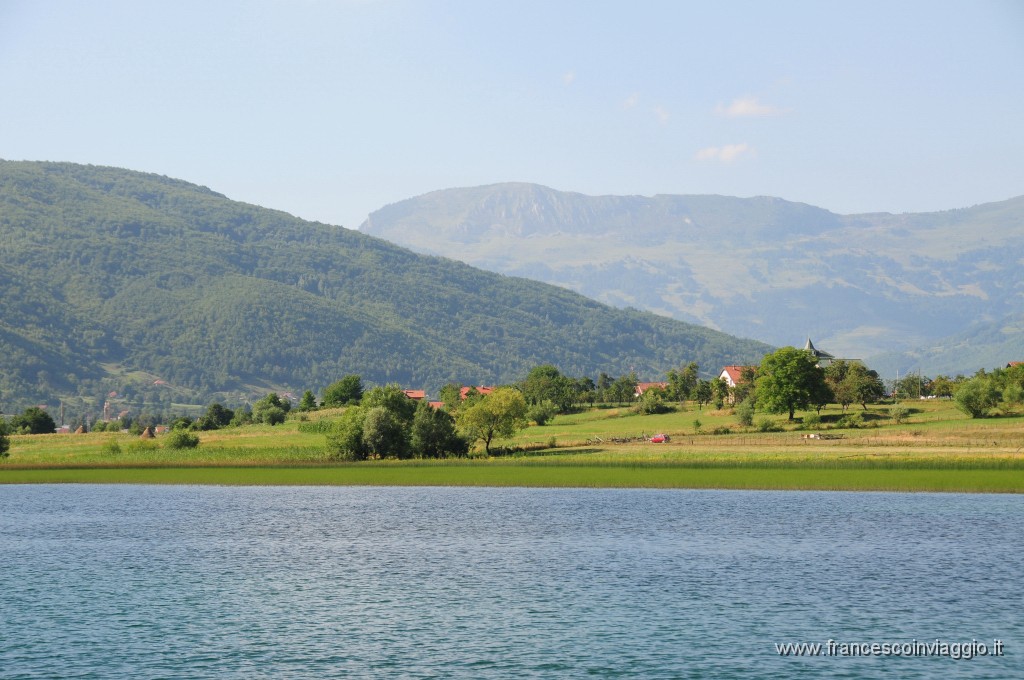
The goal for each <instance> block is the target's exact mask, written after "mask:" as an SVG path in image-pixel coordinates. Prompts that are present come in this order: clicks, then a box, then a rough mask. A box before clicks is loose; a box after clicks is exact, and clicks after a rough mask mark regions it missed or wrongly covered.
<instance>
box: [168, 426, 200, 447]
mask: <svg viewBox="0 0 1024 680" xmlns="http://www.w3.org/2000/svg"><path fill="white" fill-rule="evenodd" d="M164 446H165V447H167V448H169V449H194V448H196V447H197V446H199V435H196V434H193V433H192V432H189V431H188V430H181V429H178V430H171V433H170V434H169V435H167V441H166V442H164Z"/></svg>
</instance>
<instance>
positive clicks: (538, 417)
mask: <svg viewBox="0 0 1024 680" xmlns="http://www.w3.org/2000/svg"><path fill="white" fill-rule="evenodd" d="M557 413H558V407H557V406H555V404H554V402H552V401H548V400H545V401H542V402H541V403H539V404H534V405H533V406H531V407H530V408H529V409H528V410H527V411H526V419H527V420H532V421H533V422H535V423H537V424H538V425H544V424H545V423H547V422H548V421H549V420H551V419H552V418H554V417H555V415H556V414H557Z"/></svg>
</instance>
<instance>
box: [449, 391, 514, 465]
mask: <svg viewBox="0 0 1024 680" xmlns="http://www.w3.org/2000/svg"><path fill="white" fill-rule="evenodd" d="M458 423H459V428H460V429H461V430H462V431H463V432H464V433H465V434H466V436H467V437H468V438H469V439H470V441H474V442H476V441H482V442H483V443H484V451H485V452H486V453H487V455H491V442H493V441H494V438H495V437H511V436H512V435H513V434H515V433H516V431H517V430H519V429H520V428H522V427H525V426H526V400H525V399H524V398H523V394H522V392H520V391H519V390H517V389H515V388H512V387H500V388H498V389H496V390H494V391H493V392H491V393H490V394H488V395H485V396H484V397H483V398H481V399H480V401H478V402H477V403H475V404H473V405H472V406H470V407H468V408H462V409H460V410H459V416H458Z"/></svg>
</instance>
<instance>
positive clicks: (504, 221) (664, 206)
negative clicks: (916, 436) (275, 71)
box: [360, 183, 1024, 375]
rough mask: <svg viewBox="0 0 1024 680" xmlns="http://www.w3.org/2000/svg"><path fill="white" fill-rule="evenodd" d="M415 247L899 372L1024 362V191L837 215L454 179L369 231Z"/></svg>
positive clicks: (804, 208) (802, 207)
mask: <svg viewBox="0 0 1024 680" xmlns="http://www.w3.org/2000/svg"><path fill="white" fill-rule="evenodd" d="M360 231H362V232H363V233H367V234H371V235H375V236H379V237H382V238H385V239H387V240H389V241H392V242H394V243H398V244H400V245H404V246H407V247H409V248H412V249H414V250H416V251H417V252H422V253H429V254H436V255H442V256H447V257H451V258H456V259H459V260H461V261H463V262H466V263H469V264H472V265H474V266H478V267H482V268H484V269H489V270H492V271H496V272H502V273H505V274H510V275H515V276H525V277H529V278H533V279H537V280H540V281H545V282H548V283H552V284H556V285H559V286H564V287H566V288H569V289H572V290H575V291H578V292H580V293H582V294H584V295H587V296H588V297H591V298H594V299H596V300H600V301H602V302H605V303H608V304H611V305H615V306H619V307H625V306H630V307H636V308H641V309H646V310H649V311H653V312H656V313H658V314H663V315H667V316H671V317H674V318H677V319H680V320H685V321H689V322H693V323H699V324H702V325H706V326H708V327H712V328H716V329H720V330H723V331H726V332H728V333H731V334H735V335H739V336H743V337H755V338H758V339H760V340H763V341H765V342H768V343H771V344H773V345H802V344H803V342H804V341H805V339H806V338H807V337H813V339H814V342H815V344H816V345H818V346H819V347H821V348H824V349H826V350H828V351H829V352H831V353H832V354H835V355H838V356H842V357H847V358H860V359H866V360H868V363H869V365H872V367H874V368H877V369H878V370H880V371H882V372H883V374H888V375H892V374H893V373H894V372H895V371H899V370H902V371H904V372H905V371H907V370H911V369H922V370H923V371H924V372H926V373H928V372H932V373H934V372H953V373H955V372H974V371H975V370H977V369H978V368H982V367H989V368H991V367H992V366H993V362H995V365H999V363H1000V362H1005V361H1006V360H1009V359H1016V360H1020V359H1024V333H1022V332H1021V324H1020V318H1021V315H1022V314H1024V276H1021V275H1020V271H1021V267H1022V265H1024V196H1021V197H1017V198H1013V199H1010V200H1007V201H1002V202H998V203H988V204H984V205H978V206H973V207H969V208H963V209H957V210H948V211H944V212H934V213H908V214H899V215H894V214H889V213H870V214H859V215H839V214H835V213H832V212H829V211H827V210H824V209H822V208H817V207H814V206H811V205H806V204H803V203H793V202H789V201H785V200H782V199H779V198H771V197H755V198H733V197H728V196H714V195H692V196H691V195H657V196H652V197H644V196H586V195H583V194H578V193H568V192H561V191H556V190H554V189H550V188H547V187H543V186H538V185H535V184H524V183H505V184H495V185H490V186H482V187H475V188H462V189H447V190H442V191H435V192H432V193H428V194H425V195H423V196H418V197H415V198H411V199H408V200H405V201H401V202H398V203H395V204H392V205H388V206H385V207H383V208H381V209H380V210H377V211H376V212H373V213H371V214H370V216H369V217H368V218H367V220H366V222H365V223H363V224H362V225H361V226H360Z"/></svg>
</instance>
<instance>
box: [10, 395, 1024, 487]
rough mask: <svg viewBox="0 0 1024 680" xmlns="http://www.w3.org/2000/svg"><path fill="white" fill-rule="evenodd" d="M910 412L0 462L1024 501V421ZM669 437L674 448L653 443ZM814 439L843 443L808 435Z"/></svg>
mask: <svg viewBox="0 0 1024 680" xmlns="http://www.w3.org/2000/svg"><path fill="white" fill-rule="evenodd" d="M906 405H907V406H909V407H910V409H909V410H910V411H911V413H909V415H908V417H907V418H906V419H905V420H904V421H903V422H901V423H899V424H894V423H892V422H891V421H890V420H889V419H887V418H886V416H885V414H886V408H885V407H881V406H879V407H876V408H871V409H867V410H866V411H863V414H864V424H863V425H862V426H860V427H857V428H851V429H842V428H836V427H831V426H830V425H829V423H830V422H831V421H832V420H836V421H838V420H839V418H840V417H841V413H842V412H841V411H840V409H838V408H832V409H825V410H824V411H822V414H821V416H822V418H821V422H822V423H823V424H822V425H820V426H817V427H816V428H815V429H802V425H801V424H800V423H799V422H797V423H795V424H787V423H786V421H785V418H784V417H781V418H779V420H778V421H777V425H778V427H779V428H780V429H782V431H776V432H761V431H759V430H757V429H755V428H741V427H738V426H737V425H736V418H735V416H734V415H733V414H732V413H731V412H730V411H729V410H728V409H725V410H721V411H718V410H712V409H708V408H705V409H703V410H697V409H688V410H685V411H678V412H675V413H669V414H661V415H635V414H633V413H632V412H630V410H629V409H628V408H620V409H616V408H598V409H591V410H587V411H583V412H580V413H575V414H569V415H560V416H556V417H555V418H553V419H552V420H551V421H549V422H548V424H546V425H544V426H532V427H528V428H526V429H524V430H522V431H520V432H519V433H517V435H516V436H514V437H511V438H508V439H505V440H502V441H500V442H498V445H499V447H500V450H502V451H503V452H504V455H497V456H491V457H484V456H476V457H470V458H453V459H452V458H450V459H441V460H375V461H364V462H354V463H353V462H337V461H333V460H331V459H330V457H329V455H328V453H327V448H326V446H325V438H324V435H323V434H319V433H315V432H311V431H310V430H311V429H315V428H310V427H308V426H306V427H301V426H302V424H303V423H308V422H309V420H316V419H323V418H332V417H335V416H336V415H337V412H333V413H332V412H314V413H310V414H305V415H300V414H296V416H295V417H294V418H292V417H291V416H290V419H289V420H288V421H287V422H285V423H284V424H281V425H278V426H275V427H270V426H262V425H256V426H245V427H239V428H225V429H223V430H217V431H213V432H204V433H200V437H201V446H199V447H196V448H191V449H171V448H167V447H164V446H162V443H161V437H157V438H156V439H155V440H140V439H138V438H137V437H133V436H131V435H128V434H121V433H116V434H114V433H109V432H96V433H89V434H52V435H19V436H13V437H12V438H11V451H10V454H11V455H10V456H9V457H7V458H4V459H0V460H2V462H0V484H4V483H6V484H47V483H95V484H187V485H193V484H209V485H257V486H258V485H367V486H396V485H400V486H489V487H582V488H652V489H666V488H679V489H686V488H690V489H709V488H714V489H764V490H834V491H920V492H967V493H1024V417H1021V416H1003V417H999V418H987V419H969V418H966V417H965V416H964V415H963V414H961V413H959V412H958V411H957V410H956V409H955V408H954V407H953V405H952V404H951V403H950V402H948V401H945V400H931V401H927V402H925V401H922V402H921V403H920V404H919V403H916V402H914V403H908V404H906ZM859 410H860V409H858V411H859ZM303 418H305V420H304V419H303ZM698 420H699V421H700V424H699V425H697V424H695V421H698ZM661 432H664V433H667V434H669V436H670V441H669V442H668V443H665V444H653V443H650V442H649V441H648V440H649V437H650V435H651V434H654V433H661ZM816 432H827V434H828V435H829V437H831V438H824V437H820V438H809V437H808V436H807V435H808V434H810V433H816ZM613 439H615V440H619V441H618V442H613V441H612V440H613ZM623 440H627V441H623Z"/></svg>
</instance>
